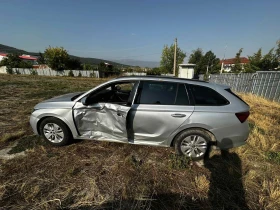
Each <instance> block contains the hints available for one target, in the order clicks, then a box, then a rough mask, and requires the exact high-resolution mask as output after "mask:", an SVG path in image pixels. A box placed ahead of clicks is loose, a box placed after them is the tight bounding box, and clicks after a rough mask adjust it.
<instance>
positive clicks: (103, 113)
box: [73, 81, 139, 142]
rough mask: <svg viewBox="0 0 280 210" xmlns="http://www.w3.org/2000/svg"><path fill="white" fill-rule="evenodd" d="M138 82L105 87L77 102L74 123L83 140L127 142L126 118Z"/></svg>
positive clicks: (123, 82) (113, 84) (119, 83)
mask: <svg viewBox="0 0 280 210" xmlns="http://www.w3.org/2000/svg"><path fill="white" fill-rule="evenodd" d="M138 83H139V82H138V81H122V82H115V83H111V84H107V85H105V86H104V87H101V88H99V89H97V90H95V91H93V92H92V93H90V94H88V95H87V96H85V97H83V98H82V99H81V101H80V102H77V103H76V104H75V106H74V108H73V114H74V121H75V124H76V127H77V129H78V132H79V134H80V136H81V137H82V138H89V139H96V140H111V141H121V142H128V140H127V139H128V137H127V136H128V135H127V128H126V118H127V114H128V112H129V110H130V108H131V104H132V100H133V97H134V94H135V92H136V89H137V86H138Z"/></svg>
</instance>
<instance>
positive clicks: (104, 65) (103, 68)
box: [98, 62, 106, 71]
mask: <svg viewBox="0 0 280 210" xmlns="http://www.w3.org/2000/svg"><path fill="white" fill-rule="evenodd" d="M98 70H99V71H105V70H106V64H105V63H104V62H100V63H99V64H98Z"/></svg>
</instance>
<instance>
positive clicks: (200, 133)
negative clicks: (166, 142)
mask: <svg viewBox="0 0 280 210" xmlns="http://www.w3.org/2000/svg"><path fill="white" fill-rule="evenodd" d="M197 138H198V140H195V139H197ZM174 141H175V144H174V146H175V152H176V154H178V155H185V156H187V157H189V158H190V159H191V160H202V159H203V158H204V156H205V155H206V154H207V153H208V150H209V145H210V144H209V142H210V141H211V137H210V136H209V134H208V133H207V132H206V131H204V130H201V129H189V130H185V131H183V132H181V133H180V134H179V135H178V136H176V138H175V139H174ZM189 141H196V142H197V143H196V144H191V143H189ZM182 144H183V145H182ZM190 145H191V146H190ZM198 145H199V146H198ZM181 146H183V147H185V148H188V149H186V150H185V151H183V150H182V147H181ZM198 148H200V149H198ZM204 148H205V149H204ZM189 151H193V152H194V153H188V152H189ZM195 153H197V155H192V154H195ZM201 153H202V154H201Z"/></svg>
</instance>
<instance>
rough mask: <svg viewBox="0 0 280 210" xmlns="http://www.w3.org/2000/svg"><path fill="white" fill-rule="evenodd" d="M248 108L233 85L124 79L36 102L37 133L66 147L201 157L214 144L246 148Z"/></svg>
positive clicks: (33, 122)
mask: <svg viewBox="0 0 280 210" xmlns="http://www.w3.org/2000/svg"><path fill="white" fill-rule="evenodd" d="M248 116H249V106H248V104H246V103H245V102H244V101H243V100H242V99H241V98H239V97H238V96H237V95H235V94H234V93H233V92H232V91H231V90H230V87H228V86H224V85H218V84H213V83H208V82H203V81H198V80H187V79H180V78H175V77H154V76H132V77H119V78H116V79H113V80H110V81H108V82H106V83H103V84H101V85H99V86H97V87H95V88H93V89H91V90H89V91H88V92H86V93H71V94H66V95H62V96H58V97H55V98H52V99H49V100H46V101H43V102H41V103H39V104H37V105H36V106H35V108H34V111H33V113H32V114H31V117H30V124H31V126H32V128H33V131H34V132H35V133H36V134H39V135H42V136H43V137H44V138H45V140H46V141H48V142H49V143H51V144H53V145H56V146H62V145H65V144H67V143H69V141H71V139H73V138H74V139H93V140H100V141H114V142H122V143H130V144H142V145H152V146H163V147H175V150H176V152H177V153H178V154H183V155H186V156H188V157H190V158H192V159H201V158H203V156H204V155H205V153H206V151H207V150H208V149H209V147H210V146H212V145H215V146H216V147H218V148H220V149H229V148H232V147H238V146H241V145H243V144H245V142H246V139H247V138H248V135H249V127H248V122H247V121H246V120H247V118H248Z"/></svg>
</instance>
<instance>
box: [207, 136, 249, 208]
mask: <svg viewBox="0 0 280 210" xmlns="http://www.w3.org/2000/svg"><path fill="white" fill-rule="evenodd" d="M223 143H226V144H231V140H229V139H224V142H223ZM229 147H230V146H229ZM208 155H209V154H208ZM205 167H206V168H207V169H208V170H209V171H210V172H211V175H210V186H209V191H208V201H209V203H210V204H211V209H215V210H216V209H217V210H218V209H238V210H239V209H244V210H245V209H246V210H247V209H249V208H248V206H247V204H246V200H245V190H244V186H243V182H242V162H241V159H240V158H239V156H238V155H237V154H236V153H235V152H229V151H228V150H221V154H220V155H214V156H212V157H211V158H209V156H207V157H206V158H205Z"/></svg>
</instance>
